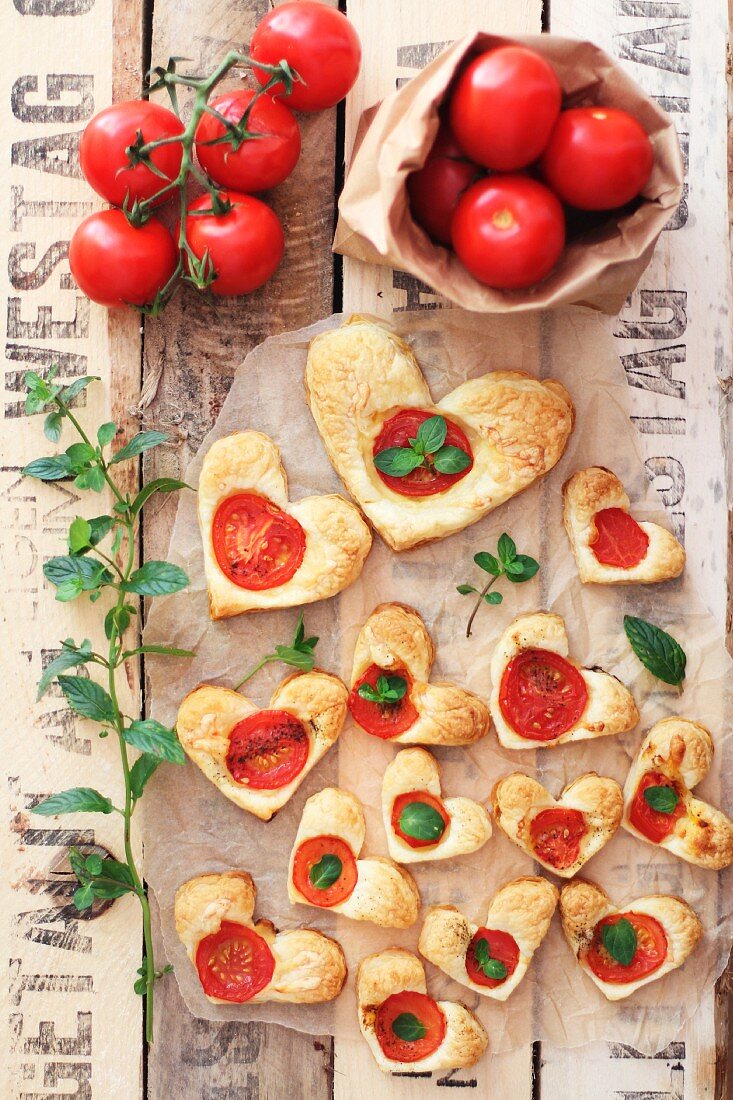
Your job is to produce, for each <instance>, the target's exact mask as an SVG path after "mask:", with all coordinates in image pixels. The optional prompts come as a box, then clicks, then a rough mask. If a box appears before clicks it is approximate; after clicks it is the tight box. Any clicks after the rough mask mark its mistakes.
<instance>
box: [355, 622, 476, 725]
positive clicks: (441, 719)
mask: <svg viewBox="0 0 733 1100" xmlns="http://www.w3.org/2000/svg"><path fill="white" fill-rule="evenodd" d="M434 659H435V647H434V646H433V642H432V640H431V638H430V635H429V634H428V631H427V627H426V626H425V623H424V622H423V620H422V618H421V616H420V615H419V614H418V612H417V611H415V609H414V608H412V607H407V606H406V605H405V604H400V603H383V604H379V606H378V607H375V609H374V611H373V612H372V613H371V615H370V616H369V618H368V619H367V621H366V622H365V623H364V625H363V627H362V628H361V630H360V631H359V637H358V638H357V639H356V648H355V649H354V664H353V667H352V672H351V695H350V696H349V709H350V710H351V714H352V717H353V718H354V719H355V721H356V722H357V723H358V724H359V725H360V726H361V728H362V729H364V730H366V732H367V733H373V734H375V735H376V736H377V737H381V738H384V739H388V740H390V741H393V742H394V743H396V744H399V745H470V744H471V743H472V742H473V741H478V740H479V739H480V738H482V737H484V736H485V734H486V733H487V732H488V729H489V725H490V722H491V718H490V715H489V708H488V707H487V705H486V703H485V702H484V701H483V699H479V697H478V695H474V694H473V692H470V691H466V689H465V688H462V687H459V686H458V685H457V684H451V683H436V684H431V683H429V682H428V681H429V679H430V669H431V668H432V664H433V661H434ZM379 674H384V675H387V676H397V677H400V679H401V680H402V681H403V683H405V684H406V685H407V688H406V691H405V694H404V695H403V697H402V698H401V700H399V703H398V704H389V705H387V706H382V707H380V706H379V705H378V704H376V703H371V702H369V701H368V700H363V699H362V698H361V697H360V696H359V687H360V686H361V685H362V683H364V682H365V681H366V682H368V683H371V681H372V680H374V681H375V682H376V680H377V678H378V675H379Z"/></svg>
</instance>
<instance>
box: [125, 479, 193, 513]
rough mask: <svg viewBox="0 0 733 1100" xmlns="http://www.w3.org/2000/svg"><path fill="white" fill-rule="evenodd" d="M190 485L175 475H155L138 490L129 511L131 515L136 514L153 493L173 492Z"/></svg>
mask: <svg viewBox="0 0 733 1100" xmlns="http://www.w3.org/2000/svg"><path fill="white" fill-rule="evenodd" d="M190 488H191V486H190V485H187V484H186V482H185V481H179V480H178V479H177V478H175V477H157V478H155V480H154V481H149V482H148V484H147V485H145V486H144V487H143V488H142V489H141V490H140V492H139V493H138V494H137V496H136V497H135V499H134V500H133V502H132V507H131V511H132V513H133V515H137V514H138V512H139V511H140V509H141V508H142V506H143V505H144V504H145V503H146V502H147V501H148V500H150V498H151V496H153V494H154V493H173V492H175V491H176V489H190Z"/></svg>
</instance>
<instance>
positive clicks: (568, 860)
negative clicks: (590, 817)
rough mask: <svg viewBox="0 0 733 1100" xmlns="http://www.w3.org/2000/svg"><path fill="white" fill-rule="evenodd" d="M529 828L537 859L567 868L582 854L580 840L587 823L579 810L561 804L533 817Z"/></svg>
mask: <svg viewBox="0 0 733 1100" xmlns="http://www.w3.org/2000/svg"><path fill="white" fill-rule="evenodd" d="M529 832H530V837H531V840H532V847H533V848H534V850H535V852H536V853H537V857H538V859H543V860H544V861H545V863H549V864H550V865H551V866H552V867H557V869H558V871H566V870H567V868H568V867H572V865H573V864H574V863H575V861H576V859H577V858H578V856H579V855H580V842H581V840H582V839H583V837H584V836H585V834H586V833H587V832H588V826H587V825H586V822H585V817H584V816H583V814H582V813H581V812H580V810H571V809H565V808H564V807H561V806H558V807H556V808H555V807H553V808H552V809H549V810H541V811H540V813H538V814H537V816H536V817H533V818H532V822H531V824H530V827H529Z"/></svg>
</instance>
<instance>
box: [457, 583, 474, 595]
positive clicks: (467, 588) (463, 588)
mask: <svg viewBox="0 0 733 1100" xmlns="http://www.w3.org/2000/svg"><path fill="white" fill-rule="evenodd" d="M456 592H460V593H461V595H462V596H468V595H470V594H471V592H475V593H476V594H477V595H478V594H479V591H478V588H474V587H473V585H472V584H457V585H456Z"/></svg>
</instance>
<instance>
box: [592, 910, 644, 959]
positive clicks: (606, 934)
mask: <svg viewBox="0 0 733 1100" xmlns="http://www.w3.org/2000/svg"><path fill="white" fill-rule="evenodd" d="M601 939H602V941H603V946H604V947H605V949H606V951H608V953H609V955H610V956H611V958H612V959H615V960H616V962H618V963H621V965H622V966H630V964H631V963H632V961H633V958H634V955H635V954H636V942H637V941H636V932H635V931H634V926H633V924H632V923H631V921H629V920H627V919H626V917H622V918H621V920H619V921H616V923H615V924H604V926H603V928H602V929H601Z"/></svg>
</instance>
